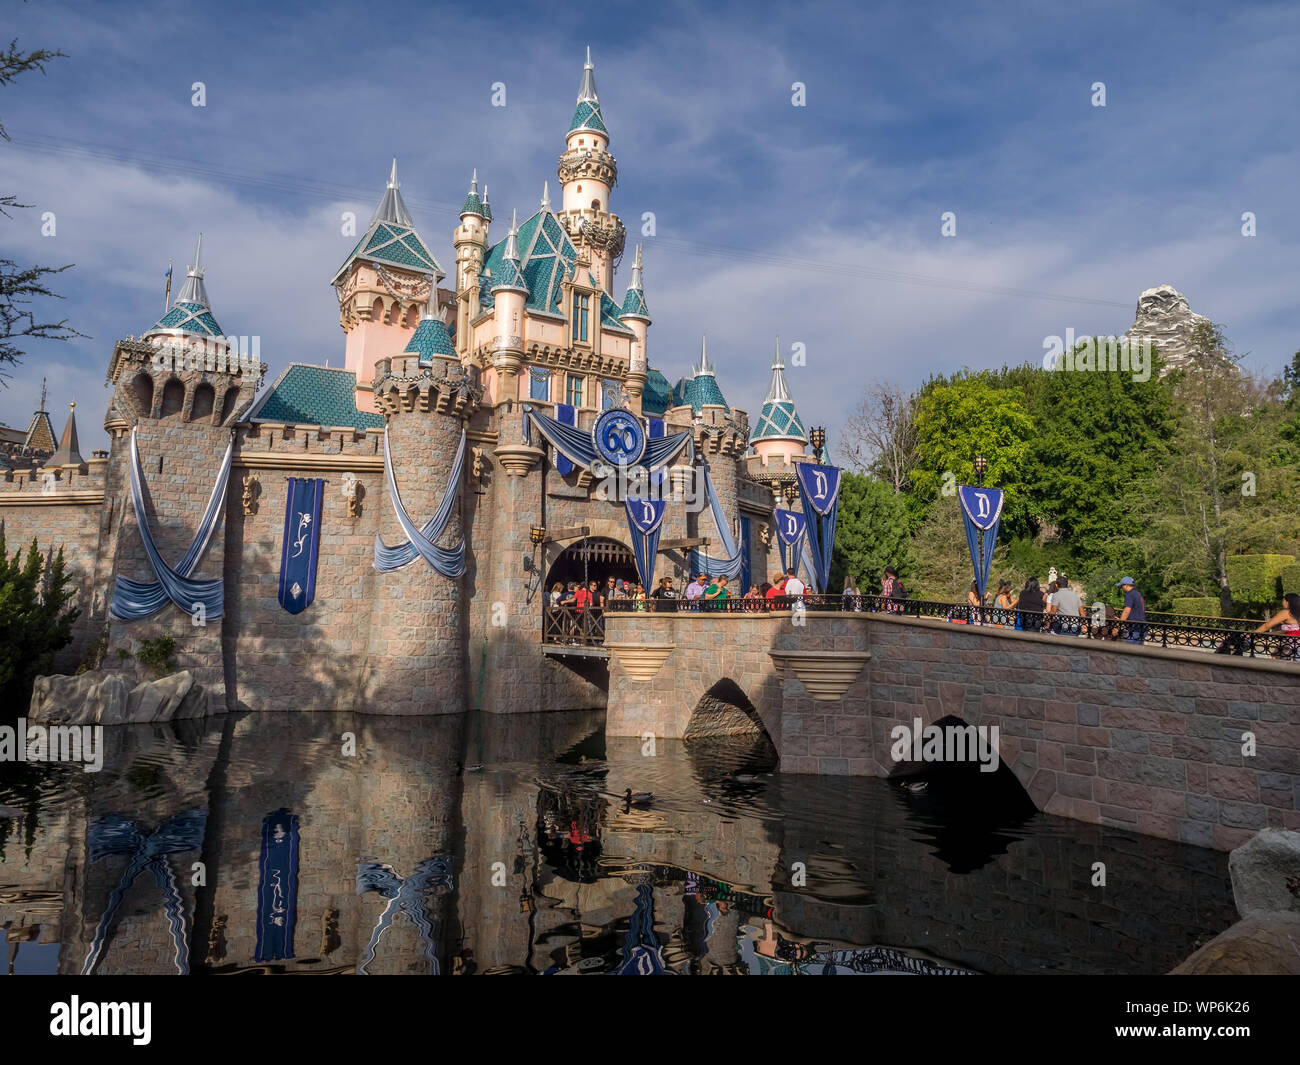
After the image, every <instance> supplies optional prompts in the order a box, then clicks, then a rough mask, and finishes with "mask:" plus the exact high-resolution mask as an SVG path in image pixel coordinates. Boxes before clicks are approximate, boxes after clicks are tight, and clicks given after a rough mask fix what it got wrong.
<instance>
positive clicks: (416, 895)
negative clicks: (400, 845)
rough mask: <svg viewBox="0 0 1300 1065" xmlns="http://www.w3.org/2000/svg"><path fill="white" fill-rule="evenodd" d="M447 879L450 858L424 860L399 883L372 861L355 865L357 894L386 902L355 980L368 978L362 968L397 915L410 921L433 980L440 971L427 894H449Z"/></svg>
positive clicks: (385, 867)
mask: <svg viewBox="0 0 1300 1065" xmlns="http://www.w3.org/2000/svg"><path fill="white" fill-rule="evenodd" d="M454 886H455V885H454V883H453V881H452V876H451V857H450V856H449V855H446V854H442V855H437V856H435V857H433V858H426V859H425V860H424V861H422V862H421V863H420V864H419V865H417V866H416V867H415V872H414V873H412V874H411V875H410V876H409V877H407V878H406V879H405V880H403V879H402V878H401V877H400V876H398V875H397V871H396V870H395V869H394V868H393V867H392V866H391V865H383V864H381V863H379V862H376V861H374V860H373V859H369V858H365V859H362V860H361V861H359V862H357V894H358V895H364V894H366V893H367V892H370V891H373V892H376V893H377V894H379V895H380V896H381V897H383V898H386V899H388V900H389V902H388V905H387V906H385V907H384V912H383V913H381V914H380V915H379V920H378V921H376V922H375V927H374V930H373V931H372V932H371V933H370V942H369V943H367V944H366V953H365V957H363V958H362V959H361V964H360V965H358V966H357V975H358V976H369V975H370V974H369V973H368V972H366V966H368V965H369V964H370V963H371V962H372V961H374V960H375V951H376V950H378V949H379V939H380V937H381V936H382V935H383V934H384V932H385V931H387V930H388V926H389V925H391V924H392V923H393V919H394V918H395V917H396V916H397V914H398V913H399V912H400V913H404V914H406V916H407V917H409V918H410V919H411V923H412V924H413V925H415V928H416V931H417V932H419V935H420V941H421V942H422V943H424V956H425V958H427V959H428V962H429V974H430V975H431V976H437V975H438V974H439V972H440V970H441V966H440V965H439V962H438V946H437V942H436V941H435V940H434V938H433V918H432V917H430V916H429V899H428V894H429V892H430V891H431V890H433V889H434V888H445V889H446V890H447V891H451V890H452V889H453V887H454Z"/></svg>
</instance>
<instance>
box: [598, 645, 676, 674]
mask: <svg viewBox="0 0 1300 1065" xmlns="http://www.w3.org/2000/svg"><path fill="white" fill-rule="evenodd" d="M675 648H676V644H671V643H610V642H608V641H606V643H605V649H606V650H607V651H609V653H610V654H612V655H613V656H614V657H615V658H616V659H617V660H618V661H619V663H620V664H621V665H622V666H623V670H624V672H626V673H627V675H628V676H629V677H631V678H632V680H634V681H636V682H638V683H641V684H643V683H645V682H646V681H648V680H652V679H654V676H655V674H656V673H658V672H659V670H660V668H661V667H662V666H663V664H664V663H665V662H667V661H668V656H669V655H671V654H672V653H673V651H674V650H675Z"/></svg>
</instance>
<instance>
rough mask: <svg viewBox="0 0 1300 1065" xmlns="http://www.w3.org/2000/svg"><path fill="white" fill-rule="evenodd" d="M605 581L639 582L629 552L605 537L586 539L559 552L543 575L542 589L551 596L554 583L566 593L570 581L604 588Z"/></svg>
mask: <svg viewBox="0 0 1300 1065" xmlns="http://www.w3.org/2000/svg"><path fill="white" fill-rule="evenodd" d="M607 577H613V578H614V579H615V580H624V581H635V580H638V579H639V578H638V577H637V572H636V559H635V558H634V557H633V555H632V549H631V548H629V547H627V546H626V545H625V544H622V543H620V542H619V541H617V540H611V539H610V538H608V537H605V536H588V537H587V538H586V539H583V540H579V541H578V542H577V543H576V544H570V545H569V546H568V547H566V548H565V549H564V550H563V551H561V552H560V554H559V557H557V558H556V560H555V561H554V562H552V563H551V566H550V569H548V570H547V571H546V581H545V588H546V591H547V592H550V590H551V587H552V586H553V585H554V584H555V583H556V582H557V581H558V582H560V583H562V584H563V585H564V586H565V588H566V589H567V588H568V586H569V583H570V582H573V581H584V580H587V581H598V582H599V583H600V584H601V585H604V583H605V579H606V578H607Z"/></svg>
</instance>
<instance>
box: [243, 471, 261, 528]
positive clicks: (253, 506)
mask: <svg viewBox="0 0 1300 1065" xmlns="http://www.w3.org/2000/svg"><path fill="white" fill-rule="evenodd" d="M243 485H244V493H243V497H242V502H243V504H244V517H246V518H247V517H251V516H252V515H254V514H256V513H257V497H258V496H259V495H261V494H262V479H261V478H260V477H258V476H257V474H255V473H246V474H244V480H243Z"/></svg>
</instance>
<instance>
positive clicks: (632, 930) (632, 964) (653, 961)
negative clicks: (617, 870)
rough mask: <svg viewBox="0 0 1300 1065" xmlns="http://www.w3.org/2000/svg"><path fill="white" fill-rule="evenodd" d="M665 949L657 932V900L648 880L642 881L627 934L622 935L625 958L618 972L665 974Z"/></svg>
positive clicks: (642, 974) (630, 974) (629, 974)
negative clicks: (663, 950)
mask: <svg viewBox="0 0 1300 1065" xmlns="http://www.w3.org/2000/svg"><path fill="white" fill-rule="evenodd" d="M666 971H667V970H666V969H665V968H664V959H663V952H662V949H661V948H660V946H659V939H658V937H657V936H656V935H655V900H654V892H653V891H652V890H651V887H650V885H649V884H639V885H638V886H637V889H636V903H635V905H634V906H633V908H632V916H631V917H629V918H628V923H627V935H625V936H624V937H623V961H622V963H621V964H620V965H619V967H618V975H619V976H662V975H663V974H664V973H665V972H666Z"/></svg>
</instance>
